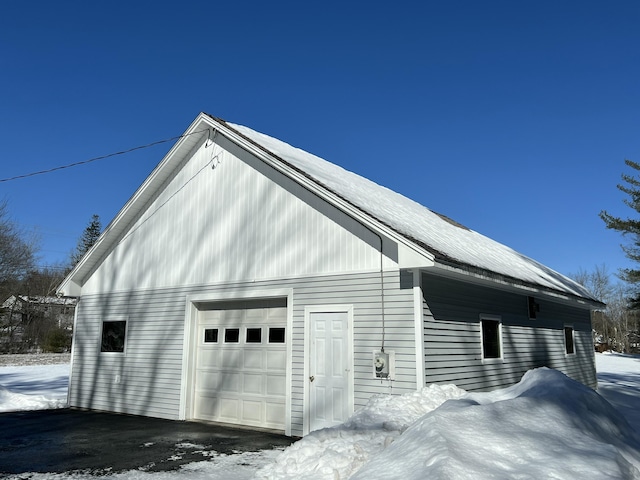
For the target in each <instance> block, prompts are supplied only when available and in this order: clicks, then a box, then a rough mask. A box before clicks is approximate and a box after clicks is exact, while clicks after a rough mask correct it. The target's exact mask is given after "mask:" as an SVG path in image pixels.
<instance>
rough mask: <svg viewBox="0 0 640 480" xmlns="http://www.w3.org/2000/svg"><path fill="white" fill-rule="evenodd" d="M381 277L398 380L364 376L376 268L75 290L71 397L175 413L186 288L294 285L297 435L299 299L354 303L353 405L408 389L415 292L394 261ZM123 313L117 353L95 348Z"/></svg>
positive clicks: (373, 320) (103, 406)
mask: <svg viewBox="0 0 640 480" xmlns="http://www.w3.org/2000/svg"><path fill="white" fill-rule="evenodd" d="M384 285H385V300H384V304H385V350H394V351H395V352H396V380H395V381H392V382H389V381H381V380H379V379H378V380H376V379H374V378H372V377H373V375H372V351H373V350H376V349H379V348H380V346H381V342H382V322H381V296H380V274H379V272H369V273H366V272H365V273H358V274H348V275H346V274H344V275H324V276H313V277H304V278H289V279H283V280H279V281H261V282H251V283H244V282H236V283H228V284H225V285H207V286H205V285H203V286H197V287H193V286H192V287H181V288H166V289H154V290H140V291H131V292H127V293H112V294H109V295H87V296H83V298H82V302H81V303H80V307H79V311H78V321H77V324H76V339H75V346H74V358H73V362H74V363H73V371H72V379H71V389H70V393H71V397H70V399H71V405H72V406H75V407H81V408H91V409H97V410H110V411H117V412H122V413H129V414H138V415H149V416H156V417H161V418H170V419H177V418H178V415H179V406H180V383H181V371H182V360H183V344H184V338H183V332H184V322H185V304H186V298H187V296H188V295H193V294H198V295H203V294H212V295H215V296H216V297H217V296H220V295H221V294H222V295H223V296H224V293H225V292H226V291H229V292H231V291H234V292H237V291H238V289H243V288H244V289H255V290H265V289H269V288H278V289H280V288H287V289H289V288H290V289H292V290H293V296H292V298H293V303H292V305H290V306H289V308H290V309H292V312H293V331H292V338H293V345H292V350H293V358H292V362H293V363H292V385H291V391H290V392H289V394H290V396H291V405H292V434H293V435H302V431H303V430H302V429H303V404H304V398H303V389H304V383H303V382H304V381H305V379H304V378H303V372H304V361H305V352H304V335H305V332H304V309H305V307H306V306H321V305H336V304H341V305H352V306H353V322H354V324H353V333H354V345H353V350H354V366H353V367H354V404H355V407H356V408H357V407H359V406H362V405H363V404H364V403H366V401H367V399H368V398H369V397H370V396H371V395H372V394H375V393H403V392H409V391H414V390H415V388H416V383H415V362H416V358H415V341H414V320H413V319H414V315H413V310H412V305H413V292H412V290H411V289H410V288H401V286H400V274H399V272H398V271H397V270H395V271H386V272H385V273H384ZM229 295H233V293H229ZM123 318H126V319H127V320H128V331H127V344H126V352H125V354H124V355H122V354H101V353H100V352H99V349H100V347H99V343H100V329H101V324H102V321H103V320H111V319H123ZM116 375H118V376H119V377H120V382H119V383H115V379H116Z"/></svg>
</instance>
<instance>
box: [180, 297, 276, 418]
mask: <svg viewBox="0 0 640 480" xmlns="http://www.w3.org/2000/svg"><path fill="white" fill-rule="evenodd" d="M286 324H287V308H286V299H284V298H283V299H269V300H252V301H241V302H217V303H212V304H207V305H201V306H200V307H199V312H198V325H197V336H198V340H197V344H196V358H195V362H194V366H195V375H194V387H193V388H194V391H193V418H195V419H198V420H208V421H214V422H223V423H231V424H238V425H247V426H253V427H261V428H268V429H276V430H285V418H286V407H285V403H286V370H287V348H286V338H287V335H286Z"/></svg>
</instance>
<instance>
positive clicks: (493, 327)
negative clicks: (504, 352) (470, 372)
mask: <svg viewBox="0 0 640 480" xmlns="http://www.w3.org/2000/svg"><path fill="white" fill-rule="evenodd" d="M480 323H481V329H482V357H483V358H500V356H501V348H500V322H499V321H498V320H486V319H483V320H482V321H481V322H480Z"/></svg>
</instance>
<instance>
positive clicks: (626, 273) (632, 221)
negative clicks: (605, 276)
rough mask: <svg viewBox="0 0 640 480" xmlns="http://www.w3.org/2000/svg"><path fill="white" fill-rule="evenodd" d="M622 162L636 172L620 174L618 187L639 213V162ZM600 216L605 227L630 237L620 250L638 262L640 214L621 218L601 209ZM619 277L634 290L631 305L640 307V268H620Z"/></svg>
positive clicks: (639, 255) (639, 252)
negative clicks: (634, 216)
mask: <svg viewBox="0 0 640 480" xmlns="http://www.w3.org/2000/svg"><path fill="white" fill-rule="evenodd" d="M624 163H626V164H627V166H629V167H631V168H633V169H634V170H635V171H636V173H635V174H634V175H630V174H626V173H624V174H622V180H624V182H625V184H620V185H618V189H619V190H621V191H622V192H624V193H626V194H627V195H628V196H629V198H626V199H624V203H625V204H626V205H627V206H628V207H630V208H632V209H633V210H634V211H635V212H636V213H637V214H639V215H640V164H638V163H636V162H633V161H631V160H625V161H624ZM600 218H602V220H603V221H604V223H605V224H606V226H607V228H610V229H612V230H616V231H618V232H620V233H622V234H623V235H625V236H627V235H628V236H629V237H630V238H631V242H630V244H628V245H622V250H623V251H624V253H625V255H626V257H627V258H628V259H629V260H631V261H632V262H634V263H640V216H639V217H638V218H621V217H616V216H613V215H611V214H609V213H607V212H606V211H605V210H603V211H601V212H600ZM620 278H622V279H623V280H624V281H626V282H627V283H629V284H630V286H631V288H632V290H633V292H634V294H633V298H632V300H631V307H632V308H640V268H625V269H622V270H621V271H620Z"/></svg>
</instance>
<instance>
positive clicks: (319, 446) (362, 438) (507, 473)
mask: <svg viewBox="0 0 640 480" xmlns="http://www.w3.org/2000/svg"><path fill="white" fill-rule="evenodd" d="M639 467H640V437H638V436H637V434H636V433H635V432H634V431H633V430H632V429H631V427H630V426H629V424H628V423H627V422H626V420H625V419H624V418H623V417H622V416H621V415H620V414H619V413H618V412H617V411H616V410H615V409H614V408H613V407H612V406H611V405H610V404H609V403H608V402H607V401H606V400H604V399H603V398H602V397H601V396H600V395H598V394H597V393H596V392H595V391H593V390H591V389H590V388H588V387H585V386H584V385H582V384H580V383H578V382H575V381H573V380H571V379H569V378H568V377H566V376H565V375H563V374H562V373H560V372H558V371H555V370H551V369H548V368H540V369H536V370H532V371H530V372H528V373H527V374H525V375H524V377H523V378H522V380H521V382H520V383H518V384H517V385H514V386H512V387H510V388H506V389H502V390H498V391H495V392H490V393H473V394H471V393H469V394H465V392H464V391H462V390H460V389H457V388H456V387H454V386H435V385H431V386H430V387H428V388H425V389H424V390H423V391H422V392H420V393H419V394H411V395H404V396H402V397H376V398H374V399H373V400H372V401H371V402H370V403H369V404H368V405H367V407H365V408H364V409H363V410H361V411H358V412H356V413H355V414H354V416H353V417H352V418H351V419H349V421H348V422H346V423H345V424H343V425H341V426H338V427H334V428H331V429H324V430H320V431H318V432H313V433H312V434H310V435H309V436H308V437H305V438H303V439H302V440H300V441H299V442H297V443H296V444H294V445H292V446H291V447H289V448H288V449H287V450H285V452H284V453H283V454H282V455H281V456H280V457H279V458H278V460H277V461H276V462H275V463H274V464H272V465H268V466H266V467H265V468H263V469H262V470H261V471H259V472H258V478H271V479H290V478H291V479H292V478H309V479H332V480H333V479H342V478H351V479H353V480H356V479H371V478H402V479H403V480H412V479H416V480H417V479H424V478H434V479H440V478H441V479H450V478H456V479H483V478H487V479H488V478H509V479H539V478H554V479H571V480H574V479H575V478H580V477H584V478H590V479H605V478H606V479H640V470H639V469H638V468H639Z"/></svg>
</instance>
